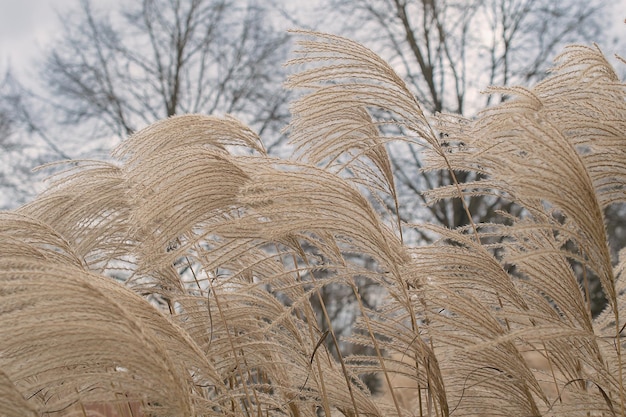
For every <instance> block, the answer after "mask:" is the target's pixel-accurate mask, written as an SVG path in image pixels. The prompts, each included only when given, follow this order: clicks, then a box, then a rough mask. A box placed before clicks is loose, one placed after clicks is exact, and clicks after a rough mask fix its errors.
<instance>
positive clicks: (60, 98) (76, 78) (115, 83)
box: [42, 0, 288, 138]
mask: <svg viewBox="0 0 626 417" xmlns="http://www.w3.org/2000/svg"><path fill="white" fill-rule="evenodd" d="M120 7H121V8H120V10H118V11H117V13H105V12H103V11H102V10H97V9H96V8H95V7H94V5H93V4H92V3H91V2H90V1H89V0H81V3H80V10H79V11H78V12H77V13H76V14H74V15H71V16H69V17H67V18H64V20H63V24H64V33H63V36H62V38H61V40H60V42H59V43H58V44H57V45H56V46H55V47H54V48H53V49H52V50H51V51H50V53H49V55H48V57H47V61H46V64H45V66H44V68H43V71H42V76H43V79H44V81H45V83H46V85H47V87H48V88H49V90H50V92H51V93H52V94H53V96H54V97H55V101H56V102H57V103H58V104H57V108H58V110H60V112H61V114H62V121H63V122H64V123H67V124H71V125H82V124H89V123H90V122H96V123H97V126H98V129H99V131H100V132H101V133H105V134H106V133H109V134H110V133H113V134H115V135H117V136H119V137H122V138H123V137H125V136H127V135H129V134H131V133H132V132H135V131H136V130H137V129H139V128H141V127H143V126H145V125H147V124H149V123H151V122H153V121H155V120H158V119H161V118H164V117H168V116H172V115H174V114H180V113H205V114H212V113H232V114H234V115H236V116H238V117H239V118H241V119H243V120H245V121H246V122H248V123H249V124H250V125H251V126H252V127H253V128H255V129H257V130H258V131H259V132H260V133H263V132H265V131H267V130H270V131H273V132H277V131H278V129H279V128H280V127H281V126H282V124H283V123H284V120H285V119H286V117H287V114H288V112H287V110H286V107H285V99H286V96H285V94H281V93H276V91H277V88H276V87H277V84H278V83H280V82H282V79H283V73H282V71H281V70H280V68H281V67H280V64H282V62H283V61H284V57H285V54H286V52H287V47H288V38H287V35H286V33H283V32H277V31H275V30H273V28H272V24H271V22H270V21H269V19H267V11H266V10H264V9H263V8H262V7H261V2H257V1H253V0H251V1H245V2H234V1H228V0H143V1H131V2H124V3H123V4H121V6H120Z"/></svg>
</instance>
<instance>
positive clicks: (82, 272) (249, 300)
mask: <svg viewBox="0 0 626 417" xmlns="http://www.w3.org/2000/svg"><path fill="white" fill-rule="evenodd" d="M298 36H301V37H302V40H301V41H300V49H299V50H298V51H296V53H295V54H296V57H295V58H294V59H293V60H292V61H290V65H295V66H303V67H304V68H303V69H302V71H300V72H298V73H296V74H295V75H293V76H292V77H291V78H290V79H289V80H288V81H287V86H288V87H290V88H294V89H297V90H299V91H301V92H302V96H301V97H300V98H299V99H298V100H297V101H296V102H295V103H294V104H293V107H292V110H293V120H292V122H291V124H290V125H289V126H288V127H287V131H288V132H289V135H290V138H291V141H292V143H293V144H294V146H295V153H294V156H293V158H291V159H289V160H280V159H277V158H274V157H270V156H268V155H267V154H266V152H265V150H264V147H263V144H262V143H261V141H260V139H259V137H258V136H257V135H256V134H255V133H254V132H252V131H251V130H250V129H249V128H248V127H246V126H245V125H243V124H241V123H240V122H238V121H236V120H234V119H232V118H230V117H226V118H218V117H213V116H202V115H185V116H176V117H172V118H169V119H167V120H163V121H160V122H158V123H156V124H154V125H152V126H150V127H148V128H146V129H145V130H143V131H141V132H138V133H137V134H135V135H134V136H132V137H131V138H130V139H129V140H128V141H127V142H126V143H124V144H122V145H121V146H120V148H119V149H117V150H116V151H115V152H114V154H113V156H114V159H115V161H114V162H113V163H104V162H87V161H82V162H78V163H76V164H74V165H72V166H70V167H69V168H68V169H67V170H65V171H62V172H60V173H59V174H57V175H56V177H55V178H54V179H53V180H52V182H51V184H50V187H49V189H48V190H47V191H45V192H44V193H42V194H41V195H40V196H39V197H38V198H36V199H35V200H34V201H33V202H31V203H29V204H27V205H25V206H23V207H21V208H19V209H18V210H16V211H15V212H12V213H3V214H1V215H0V407H4V408H3V409H4V410H7V411H6V412H4V413H5V414H6V415H9V416H11V417H12V416H14V415H28V413H31V415H34V416H35V415H41V416H44V415H46V413H53V412H59V411H63V410H69V409H70V408H71V407H73V406H74V405H80V404H93V403H110V404H122V403H133V404H136V403H140V404H141V405H142V413H144V414H145V415H154V416H174V415H175V416H204V415H230V416H252V415H255V416H269V415H291V416H311V417H313V416H318V415H327V416H331V415H337V414H343V415H346V416H351V417H352V416H355V417H356V416H372V415H378V416H388V415H398V416H408V415H417V416H451V415H463V416H500V415H506V416H509V415H519V416H543V415H546V416H547V415H567V416H576V415H580V416H590V415H594V416H595V415H626V392H625V388H624V383H625V376H624V360H625V359H626V358H625V357H624V353H623V347H624V346H623V345H622V343H621V334H622V332H623V328H624V316H625V315H626V312H625V308H626V306H625V305H624V302H625V300H626V299H625V297H626V296H625V294H626V290H625V288H626V287H625V285H626V284H624V271H625V270H626V264H625V261H624V259H623V258H624V256H625V254H624V251H622V252H621V257H620V259H619V260H617V259H611V255H610V254H611V251H610V250H609V246H608V242H607V232H606V230H605V218H604V212H605V209H606V208H607V207H609V206H610V205H612V204H615V203H620V202H624V201H625V200H626V190H625V189H624V186H625V184H626V163H625V161H626V145H625V143H626V142H625V141H624V132H626V104H625V101H624V84H623V83H621V82H620V81H619V79H618V77H617V76H616V75H615V72H614V71H613V70H612V68H611V67H610V65H609V64H608V63H607V61H606V60H605V58H604V56H603V55H602V53H601V52H600V51H599V49H598V48H597V47H596V48H587V47H570V48H568V49H566V51H565V52H564V53H563V54H562V55H561V56H560V57H559V58H558V60H557V65H556V67H555V69H554V71H553V74H552V75H551V76H550V77H549V78H548V79H546V80H545V81H543V82H541V83H539V84H537V85H536V86H534V87H533V88H521V87H507V88H492V89H491V92H492V93H498V94H503V95H504V97H505V98H506V100H504V101H502V102H501V103H500V104H498V105H496V106H493V107H491V108H488V109H485V110H484V111H483V112H482V113H479V114H478V116H477V117H476V118H474V119H465V118H462V117H460V116H457V115H436V116H429V115H426V114H424V112H423V111H422V109H421V107H420V105H419V103H418V101H417V100H416V99H415V98H414V96H413V95H412V94H411V93H410V91H409V90H408V89H407V87H406V86H405V85H404V83H403V82H402V80H401V79H400V78H399V77H398V76H397V75H396V74H395V73H394V72H393V70H392V69H391V68H390V67H389V65H387V64H386V63H385V62H384V61H383V60H381V59H380V58H379V57H377V56H376V55H375V54H373V53H372V52H371V51H369V50H367V49H366V48H364V47H363V46H361V45H358V44H356V43H354V42H352V41H350V40H347V39H343V38H339V37H335V36H331V35H325V34H318V33H308V32H306V33H302V32H299V33H298ZM395 140H402V141H411V142H414V143H419V144H420V145H422V146H423V148H424V151H423V152H424V156H425V158H424V160H425V161H427V163H428V164H427V166H426V168H425V169H428V170H443V171H445V172H447V173H448V174H449V175H450V176H451V178H455V176H454V174H455V173H457V172H461V171H468V172H473V173H475V174H476V175H474V176H470V177H471V178H476V180H475V181H472V182H469V183H455V182H453V185H452V186H449V187H443V188H440V189H435V190H424V192H425V193H426V197H427V198H428V200H429V201H431V202H433V203H434V202H437V201H438V200H440V199H448V198H451V199H462V200H463V202H464V204H465V205H464V208H465V209H466V210H468V211H469V207H471V205H470V204H468V202H469V201H470V199H471V198H472V196H475V195H481V196H483V195H484V196H488V197H487V198H504V199H508V200H510V201H511V202H512V203H514V204H515V207H516V209H515V211H514V212H511V213H499V215H498V216H497V217H496V218H495V219H494V221H493V222H492V223H486V224H475V223H473V222H470V224H468V225H466V226H465V227H461V228H459V229H455V230H450V229H447V228H444V227H441V226H437V225H432V224H417V225H408V224H402V223H401V222H400V220H399V217H398V216H397V213H398V212H399V207H398V201H399V198H398V195H397V192H396V188H395V178H394V175H393V169H392V166H391V162H390V159H389V156H388V154H387V147H388V146H390V142H392V141H395ZM416 169H417V168H416ZM389 202H391V203H392V204H388V203H389ZM394 206H395V207H394ZM384 207H392V209H391V210H387V209H384ZM468 214H469V215H470V218H471V214H472V213H471V212H470V213H468ZM410 228H420V229H421V230H422V231H424V232H426V233H428V234H429V235H432V236H438V237H439V238H438V240H436V241H435V242H434V243H433V244H431V245H429V246H415V247H414V246H410V245H409V244H407V243H406V242H405V241H404V239H403V236H402V232H403V231H406V230H408V229H410ZM614 264H617V266H615V267H614V266H613V265H614ZM591 276H594V277H598V278H599V280H600V281H601V283H602V289H603V291H604V293H605V294H606V296H607V300H608V306H607V309H606V311H604V312H603V313H602V314H601V315H600V316H599V317H597V318H595V317H593V316H592V313H591V310H590V303H589V299H590V294H589V293H588V286H587V285H586V280H587V279H588V278H589V277H591ZM364 281H366V282H368V283H371V285H375V286H376V288H377V297H375V299H374V300H372V299H371V298H367V297H366V296H365V294H363V293H362V290H361V289H362V287H361V286H360V285H359V283H362V282H364ZM333 286H341V287H342V288H347V289H349V290H350V291H351V292H352V296H353V297H352V299H353V300H354V303H355V305H354V306H353V307H354V308H353V309H352V310H351V311H352V312H355V314H357V315H358V316H359V317H358V319H357V321H356V325H355V326H354V328H353V329H352V333H351V334H350V335H349V336H348V337H346V338H344V339H342V338H340V337H339V332H338V331H336V326H337V324H338V318H337V317H333V314H335V313H336V312H337V311H341V309H340V308H337V306H336V305H337V304H341V303H343V302H344V300H340V299H332V297H331V298H330V299H329V298H325V295H323V294H322V293H323V292H324V290H327V289H331V288H334V287H333ZM331 304H333V306H332V307H333V308H332V309H331V308H330V307H331ZM314 306H317V308H316V307H314ZM346 343H352V344H353V345H356V346H365V347H367V348H368V349H369V350H367V352H371V353H368V354H359V355H353V356H346V355H345V354H344V350H343V349H342V348H341V346H343V345H345V344H346ZM329 346H330V348H329ZM538 360H539V362H541V363H542V365H541V366H538V365H537V362H538ZM369 374H374V375H376V376H377V377H378V378H380V380H381V384H382V386H383V391H384V392H385V393H384V395H382V394H372V393H370V392H369V390H368V388H367V387H366V385H365V384H364V383H363V382H362V381H361V379H360V377H361V376H364V375H369ZM407 393H409V394H407ZM407 397H408V399H407ZM20 413H21V414H20ZM0 415H2V412H0Z"/></svg>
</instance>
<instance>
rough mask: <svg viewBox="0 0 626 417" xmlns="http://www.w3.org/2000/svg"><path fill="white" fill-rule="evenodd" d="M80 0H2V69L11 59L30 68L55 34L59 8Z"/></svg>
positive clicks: (0, 31)
mask: <svg viewBox="0 0 626 417" xmlns="http://www.w3.org/2000/svg"><path fill="white" fill-rule="evenodd" d="M73 4H76V0H0V70H2V71H4V70H5V69H6V67H7V65H8V64H9V63H10V64H11V66H12V67H15V68H19V69H20V70H22V69H24V70H26V69H27V67H28V65H29V61H30V60H32V59H34V58H35V57H36V56H37V54H39V53H41V50H42V48H43V46H45V45H46V44H47V42H48V41H49V40H50V39H51V37H53V36H54V33H55V29H56V28H57V27H58V21H57V17H56V14H55V8H58V9H59V10H63V9H66V8H68V7H71V6H72V5H73Z"/></svg>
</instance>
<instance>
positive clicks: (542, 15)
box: [326, 0, 623, 313]
mask: <svg viewBox="0 0 626 417" xmlns="http://www.w3.org/2000/svg"><path fill="white" fill-rule="evenodd" d="M326 3H327V5H328V8H329V10H333V11H334V12H335V13H338V14H339V15H340V16H341V17H343V19H341V20H342V21H343V22H345V26H344V27H342V31H343V32H342V33H344V34H345V33H348V34H349V35H350V36H352V37H354V38H357V39H359V40H361V41H363V42H364V43H366V44H368V45H370V47H372V48H373V49H375V50H376V51H377V52H379V53H381V54H382V55H383V56H384V57H385V58H386V59H387V60H388V61H389V62H390V63H391V64H392V65H393V67H394V68H395V69H396V71H398V73H399V74H400V75H401V76H403V78H404V80H405V82H406V84H407V85H408V86H409V88H411V90H412V91H413V93H414V94H415V96H416V97H417V99H418V101H419V102H420V104H421V105H422V106H423V108H424V110H425V111H427V112H429V113H431V114H432V113H452V114H453V115H463V116H472V115H473V114H474V113H475V112H476V111H477V109H480V108H483V107H485V106H486V105H489V104H494V103H493V101H494V100H497V101H502V100H506V97H505V96H501V95H497V94H494V95H482V94H481V90H484V89H485V88H486V87H488V86H489V85H510V84H517V85H526V86H528V85H531V84H533V83H535V82H537V81H538V80H540V79H542V78H544V77H545V76H546V74H547V71H548V69H549V68H550V67H551V65H552V59H553V58H554V57H555V55H556V54H557V53H558V52H559V51H560V50H561V49H562V47H563V46H564V45H565V44H568V43H574V42H583V43H588V42H589V40H594V41H600V42H601V41H602V39H603V29H605V28H606V25H605V26H602V24H601V18H602V17H603V12H604V11H603V6H605V5H606V4H605V2H603V1H601V0H563V1H558V2H557V1H552V0H327V2H326ZM451 119H454V116H451ZM440 129H441V130H440V132H438V134H439V138H440V141H441V144H442V146H443V147H444V149H445V148H447V149H449V150H450V152H454V150H455V149H456V148H463V147H464V146H465V144H464V143H460V142H455V141H452V140H450V139H449V137H448V135H447V133H446V131H445V128H443V127H440ZM389 133H391V134H393V135H395V134H399V135H407V134H408V132H402V131H398V132H389ZM424 156H425V155H424V152H423V149H422V148H420V147H419V146H418V145H414V144H412V143H411V142H403V143H394V144H393V145H392V146H390V158H391V160H392V161H391V162H392V164H393V166H394V174H395V176H396V181H397V183H396V186H397V189H398V199H399V201H400V204H399V207H400V213H399V216H400V218H402V220H404V221H405V222H408V223H416V222H420V221H424V220H426V221H434V222H437V223H440V224H442V225H444V226H446V227H449V228H452V229H454V228H459V227H464V226H468V225H469V224H470V223H471V222H476V223H479V222H487V221H490V220H494V219H495V216H497V213H498V212H499V211H504V212H508V213H517V212H518V210H519V208H517V207H516V206H515V205H514V203H512V202H510V201H506V200H504V199H502V198H500V197H498V196H489V197H487V196H476V197H467V198H466V199H465V201H462V200H461V199H459V198H457V199H449V200H442V201H438V202H432V201H428V198H427V195H426V194H424V193H423V192H424V191H425V190H431V189H434V188H437V187H445V186H453V184H454V183H455V182H456V183H464V182H468V181H473V180H476V179H478V178H477V177H476V174H473V173H468V172H464V171H439V172H427V171H423V170H422V168H423V166H424V165H425V164H424ZM427 203H428V204H427ZM386 209H387V210H389V211H391V212H394V211H395V205H394V202H393V201H388V207H387V208H386ZM468 213H471V216H472V219H470V218H469V217H468ZM409 232H410V233H407V234H405V239H408V240H413V241H421V242H428V241H430V239H432V235H431V234H430V233H429V232H428V231H424V230H421V229H420V228H411V229H410V231H409ZM621 246H623V245H617V247H621ZM590 285H591V289H590V293H591V295H592V298H593V295H594V294H596V297H595V299H593V300H592V303H593V304H594V312H595V313H597V312H599V311H600V310H601V308H602V306H603V304H604V303H603V296H602V294H601V289H600V285H599V282H598V281H597V280H595V281H593V280H592V281H591V284H590ZM344 304H345V305H349V303H344Z"/></svg>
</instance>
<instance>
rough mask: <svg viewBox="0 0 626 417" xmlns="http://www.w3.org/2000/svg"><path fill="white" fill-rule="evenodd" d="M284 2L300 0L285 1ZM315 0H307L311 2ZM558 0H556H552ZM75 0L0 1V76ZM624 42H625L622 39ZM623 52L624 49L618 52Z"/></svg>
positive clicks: (625, 7)
mask: <svg viewBox="0 0 626 417" xmlns="http://www.w3.org/2000/svg"><path fill="white" fill-rule="evenodd" d="M284 1H285V3H286V4H290V3H295V2H301V1H302V0H284ZM313 1H314V0H306V1H305V2H304V3H305V4H306V3H311V2H313ZM554 1H558V0H554ZM606 1H607V2H611V3H613V4H614V5H615V6H614V7H615V8H614V11H615V13H613V14H611V16H612V17H613V18H614V19H615V21H612V22H607V23H608V24H610V25H611V26H617V35H616V36H619V37H621V38H622V39H624V38H626V24H623V23H622V22H623V21H624V18H626V0H606ZM115 2H116V0H96V1H95V3H96V4H98V5H100V4H104V3H111V4H115ZM77 4H78V0H0V77H1V75H2V74H3V73H4V71H5V70H6V68H7V67H8V65H9V64H10V66H11V67H12V68H13V69H14V70H15V71H17V72H19V73H21V74H22V77H24V76H26V77H27V78H28V77H30V76H36V69H34V68H31V67H32V62H33V60H34V59H35V58H37V56H38V54H41V52H42V51H43V50H44V47H45V46H46V45H47V44H49V42H51V41H52V40H53V39H54V36H55V34H56V33H57V32H58V30H59V29H58V28H59V22H58V19H57V16H56V12H55V10H58V11H63V10H68V9H71V8H73V7H76V6H77ZM622 44H624V42H622ZM617 52H620V53H621V54H622V55H626V51H617Z"/></svg>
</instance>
